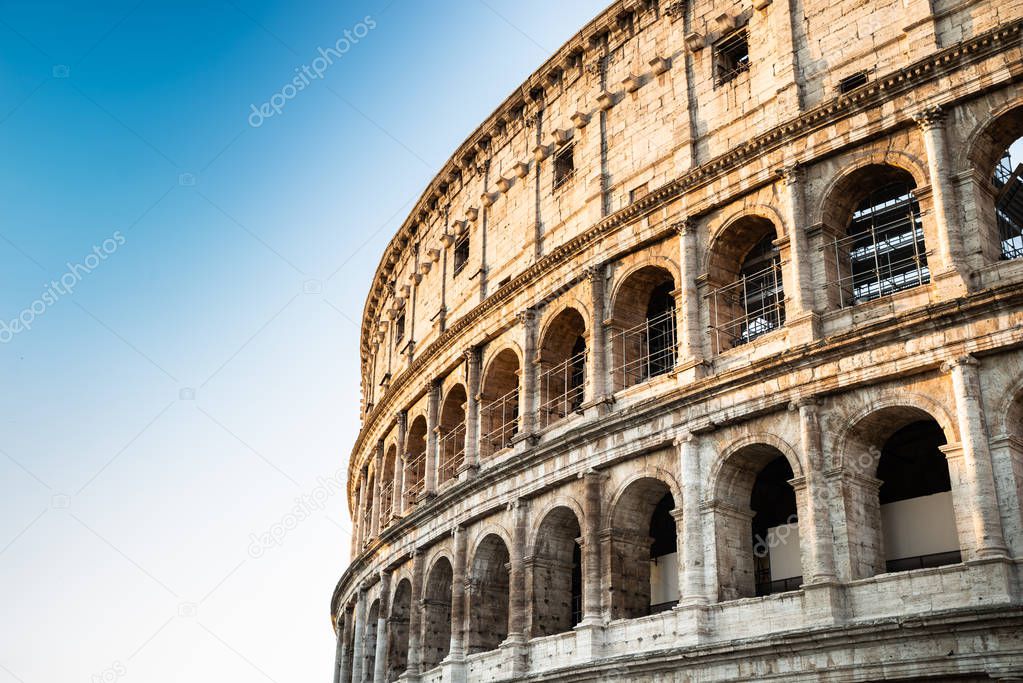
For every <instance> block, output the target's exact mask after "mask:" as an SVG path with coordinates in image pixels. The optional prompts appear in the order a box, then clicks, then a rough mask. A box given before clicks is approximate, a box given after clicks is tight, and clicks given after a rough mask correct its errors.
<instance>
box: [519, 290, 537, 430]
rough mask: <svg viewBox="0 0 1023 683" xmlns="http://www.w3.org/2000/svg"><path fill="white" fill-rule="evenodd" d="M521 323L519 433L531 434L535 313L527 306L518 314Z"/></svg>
mask: <svg viewBox="0 0 1023 683" xmlns="http://www.w3.org/2000/svg"><path fill="white" fill-rule="evenodd" d="M517 317H518V320H519V324H521V325H522V372H521V374H520V375H519V435H520V436H521V437H522V438H528V437H530V436H532V435H533V429H534V420H535V417H536V415H535V414H534V413H535V411H536V363H535V362H534V361H535V359H536V313H535V312H534V311H533V309H531V308H527V309H526V310H524V311H522V312H521V313H519V314H518V316H517Z"/></svg>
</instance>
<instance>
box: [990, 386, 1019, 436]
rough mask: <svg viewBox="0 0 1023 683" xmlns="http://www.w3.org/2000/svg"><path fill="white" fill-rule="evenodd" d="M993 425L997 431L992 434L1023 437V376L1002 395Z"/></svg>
mask: <svg viewBox="0 0 1023 683" xmlns="http://www.w3.org/2000/svg"><path fill="white" fill-rule="evenodd" d="M994 417H995V419H994V420H992V421H991V423H992V425H991V426H994V425H997V431H996V432H995V433H994V434H992V436H996V437H1000V436H1014V437H1016V438H1017V439H1023V377H1019V378H1018V379H1017V380H1016V381H1015V382H1013V383H1012V385H1011V386H1010V387H1009V389H1008V390H1007V391H1006V392H1005V394H1004V395H1003V396H1002V398H1001V400H1000V401H999V403H998V408H997V409H996V411H995V416H994Z"/></svg>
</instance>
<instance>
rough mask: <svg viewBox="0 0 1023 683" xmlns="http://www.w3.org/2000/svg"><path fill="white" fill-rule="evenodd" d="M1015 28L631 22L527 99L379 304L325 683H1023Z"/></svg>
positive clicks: (1009, 22) (904, 17) (975, 6)
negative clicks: (334, 648)
mask: <svg viewBox="0 0 1023 683" xmlns="http://www.w3.org/2000/svg"><path fill="white" fill-rule="evenodd" d="M1021 28H1023V1H1021V0H970V1H965V2H964V1H961V0H929V1H927V0H899V1H898V2H894V1H889V0H873V1H872V2H867V3H859V2H851V1H850V0H839V1H838V2H835V3H824V2H812V3H805V2H802V3H801V2H792V3H779V2H776V1H775V2H772V0H754V2H753V3H752V4H749V3H748V2H746V1H743V2H719V1H716V0H715V1H712V2H703V1H701V2H668V1H666V0H660V1H659V2H658V1H657V0H653V1H644V0H620V1H619V2H616V3H615V4H613V5H612V6H611V7H609V8H608V9H607V10H606V11H605V12H604V13H602V14H601V15H600V16H599V17H597V18H596V19H595V20H594V21H592V22H591V23H590V24H588V25H587V26H586V27H585V28H584V29H583V30H582V31H580V33H579V34H578V35H577V36H575V37H574V38H573V39H572V40H570V41H569V42H568V43H567V44H566V45H565V46H564V47H562V48H561V50H559V51H558V53H557V54H555V55H554V56H553V57H552V58H551V59H550V60H548V62H547V63H546V64H544V65H543V66H542V67H541V68H540V69H539V70H538V71H537V72H536V73H534V74H533V75H532V76H531V77H530V79H529V80H528V81H527V82H526V83H524V84H523V85H522V86H521V87H520V88H519V89H518V90H517V91H516V92H515V93H514V94H513V95H512V96H511V97H509V98H508V99H507V100H506V101H505V102H504V103H503V104H502V105H501V106H500V107H499V108H498V109H497V111H495V112H494V114H493V115H492V116H491V117H490V118H489V119H488V120H487V121H486V122H484V123H483V125H481V126H480V127H479V129H477V130H476V131H475V132H474V133H473V134H472V136H471V137H470V138H469V139H468V140H467V141H466V142H465V143H464V144H463V145H462V146H461V147H460V148H459V149H458V151H457V152H456V153H455V154H454V155H453V156H452V157H451V159H450V161H449V162H448V163H447V165H446V166H445V167H444V168H443V169H442V170H441V172H440V173H439V174H438V176H437V177H436V179H435V180H434V182H433V183H432V184H431V185H430V187H429V188H427V190H426V191H425V192H424V193H423V196H422V197H421V199H420V201H419V202H418V204H417V206H416V208H415V210H414V211H413V212H412V213H411V214H410V215H409V217H408V219H407V220H406V221H405V223H404V225H403V226H402V228H401V230H400V231H399V232H398V234H397V235H396V236H395V237H394V238H393V239H392V241H391V243H390V245H389V247H388V248H387V250H386V251H385V253H384V256H383V258H382V260H381V262H380V265H379V267H378V269H377V272H376V275H375V278H374V282H373V283H372V287H371V291H370V294H369V297H368V298H367V302H366V307H365V312H364V316H363V323H362V346H361V351H362V383H363V405H362V430H361V432H360V434H359V437H358V440H357V442H356V444H355V446H354V448H353V450H352V455H351V461H350V465H349V484H348V501H349V510H350V512H351V514H352V519H353V520H354V526H355V533H354V538H353V546H352V563H351V565H350V566H349V567H348V569H347V570H346V571H345V573H344V575H343V576H342V577H341V580H340V582H339V583H338V585H337V588H336V589H335V592H334V595H333V597H332V600H331V616H332V621H333V626H334V628H335V632H336V633H337V634H338V656H337V662H336V676H335V678H336V680H340V681H344V682H345V683H347V682H348V681H374V682H376V683H382V682H385V681H393V680H397V679H398V678H399V677H401V678H403V680H421V681H431V682H432V681H462V680H468V681H502V680H520V679H525V678H528V679H530V680H545V681H546V680H549V681H613V680H615V681H616V680H623V681H624V680H628V681H683V680H685V681H690V680H692V681H701V682H706V681H731V680H766V679H771V680H784V681H872V680H887V679H891V680H896V679H905V680H910V679H912V680H917V679H923V678H927V679H929V680H931V679H933V680H957V681H959V680H964V681H965V680H970V681H972V680H989V679H991V678H994V679H1002V680H1023V610H1021V604H1023V354H1021V353H1020V347H1021V345H1023V258H1020V257H1021V256H1023V242H1021V238H1020V235H1019V232H1020V226H1021V225H1023V180H1021V178H1023V166H1021V167H1018V168H1017V167H1015V166H1014V164H1015V163H1018V162H1019V161H1020V159H1019V158H1016V159H1014V160H1013V161H1012V163H1009V162H1008V160H1009V157H1007V156H1004V155H1005V153H1006V151H1007V150H1008V149H1009V148H1010V145H1011V144H1012V143H1013V142H1014V141H1015V140H1017V139H1018V138H1020V136H1023V39H1021ZM1013 149H1015V147H1014V148H1013ZM1017 191H1019V193H1018V196H1017Z"/></svg>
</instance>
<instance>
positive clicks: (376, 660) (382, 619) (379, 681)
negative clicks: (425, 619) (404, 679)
mask: <svg viewBox="0 0 1023 683" xmlns="http://www.w3.org/2000/svg"><path fill="white" fill-rule="evenodd" d="M390 613H391V572H390V570H387V569H384V570H381V571H380V611H379V612H378V613H377V642H376V655H374V657H373V683H387V615H388V614H390ZM367 673H368V672H367Z"/></svg>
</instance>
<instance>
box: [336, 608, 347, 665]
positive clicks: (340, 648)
mask: <svg viewBox="0 0 1023 683" xmlns="http://www.w3.org/2000/svg"><path fill="white" fill-rule="evenodd" d="M339 612H342V610H339ZM345 621H346V620H345V619H344V617H343V616H341V615H340V614H339V615H338V618H337V623H336V629H335V630H336V631H337V647H336V648H335V650H334V683H341V675H342V673H341V669H342V668H343V667H344V661H345V645H346V643H345Z"/></svg>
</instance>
